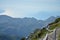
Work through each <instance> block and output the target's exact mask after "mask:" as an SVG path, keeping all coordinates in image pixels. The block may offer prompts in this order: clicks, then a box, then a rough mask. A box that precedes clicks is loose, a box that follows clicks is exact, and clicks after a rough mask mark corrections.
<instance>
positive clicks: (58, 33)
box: [48, 28, 60, 40]
mask: <svg viewBox="0 0 60 40" xmlns="http://www.w3.org/2000/svg"><path fill="white" fill-rule="evenodd" d="M59 37H60V28H57V29H56V30H54V31H53V32H52V33H50V34H48V40H60V38H59Z"/></svg>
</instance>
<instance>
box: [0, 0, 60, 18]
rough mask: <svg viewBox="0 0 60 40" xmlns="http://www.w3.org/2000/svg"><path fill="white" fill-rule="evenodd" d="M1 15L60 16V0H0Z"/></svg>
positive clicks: (21, 16)
mask: <svg viewBox="0 0 60 40" xmlns="http://www.w3.org/2000/svg"><path fill="white" fill-rule="evenodd" d="M0 15H9V16H12V17H20V18H23V17H35V18H37V19H46V18H48V17H50V16H60V0H0Z"/></svg>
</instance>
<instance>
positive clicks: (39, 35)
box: [28, 18, 60, 40]
mask: <svg viewBox="0 0 60 40" xmlns="http://www.w3.org/2000/svg"><path fill="white" fill-rule="evenodd" d="M48 26H49V27H48V29H49V30H52V31H51V32H50V31H48V30H47V29H46V28H43V29H41V30H40V29H39V30H37V31H36V30H35V32H34V33H32V34H31V35H30V36H29V38H28V40H42V39H43V38H44V37H45V35H46V34H47V33H48V37H49V38H48V39H49V40H53V38H54V37H55V36H54V34H55V32H54V31H53V30H54V29H56V28H60V18H57V19H56V20H55V21H54V22H52V23H50V24H49V25H48ZM56 35H58V36H57V39H58V40H60V32H59V30H58V29H57V30H56Z"/></svg>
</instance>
